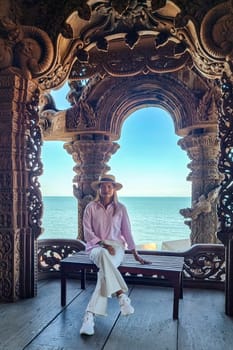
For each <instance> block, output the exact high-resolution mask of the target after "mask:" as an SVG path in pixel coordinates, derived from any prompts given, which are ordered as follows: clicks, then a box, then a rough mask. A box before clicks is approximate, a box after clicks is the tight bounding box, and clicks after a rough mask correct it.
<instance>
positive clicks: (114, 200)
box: [94, 189, 119, 216]
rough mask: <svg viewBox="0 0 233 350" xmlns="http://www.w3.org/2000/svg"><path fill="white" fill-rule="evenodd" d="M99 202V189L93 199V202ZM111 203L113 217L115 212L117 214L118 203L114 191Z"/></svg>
mask: <svg viewBox="0 0 233 350" xmlns="http://www.w3.org/2000/svg"><path fill="white" fill-rule="evenodd" d="M100 200H101V196H100V192H99V189H98V190H97V192H96V197H95V199H94V201H95V202H98V201H100ZM112 202H113V216H114V215H115V214H116V212H117V208H118V203H119V201H118V196H117V192H116V191H115V192H114V195H113V200H112Z"/></svg>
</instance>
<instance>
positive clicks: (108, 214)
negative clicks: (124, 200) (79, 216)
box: [83, 201, 135, 251]
mask: <svg viewBox="0 0 233 350" xmlns="http://www.w3.org/2000/svg"><path fill="white" fill-rule="evenodd" d="M113 211H114V206H113V203H111V204H109V205H108V206H107V208H106V209H105V208H104V206H103V205H102V204H101V203H100V202H96V201H92V202H90V203H88V205H87V206H86V208H85V210H84V215H83V229H84V239H85V241H86V243H87V244H86V250H87V251H90V250H91V249H92V248H94V247H96V246H98V244H97V243H98V242H99V241H104V240H111V241H116V242H119V243H121V244H123V245H124V246H125V247H127V248H128V249H130V250H131V249H135V243H134V239H133V236H132V232H131V226H130V221H129V217H128V213H127V210H126V208H125V206H124V205H123V204H121V203H118V207H117V210H116V213H115V215H113Z"/></svg>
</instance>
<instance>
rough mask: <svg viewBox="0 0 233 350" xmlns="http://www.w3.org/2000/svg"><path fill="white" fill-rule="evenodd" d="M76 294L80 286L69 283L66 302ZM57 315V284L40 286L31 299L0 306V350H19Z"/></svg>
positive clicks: (58, 285)
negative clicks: (35, 295)
mask: <svg viewBox="0 0 233 350" xmlns="http://www.w3.org/2000/svg"><path fill="white" fill-rule="evenodd" d="M80 292H81V289H80V282H79V281H77V280H76V281H75V280H72V281H70V283H69V288H68V293H67V302H68V303H69V302H71V300H72V299H73V298H74V296H75V295H76V294H77V293H80ZM60 312H62V307H61V306H60V281H59V280H50V281H48V282H47V283H46V284H44V283H43V286H42V288H39V289H38V296H37V297H35V298H31V299H24V300H20V301H18V302H16V303H2V304H0V349H1V350H21V349H23V348H24V347H25V346H26V345H27V344H28V343H29V342H30V341H31V340H32V339H33V338H34V337H35V336H36V335H37V334H38V333H39V332H41V331H42V330H43V329H44V328H45V327H46V326H47V325H48V324H49V323H50V322H51V321H52V320H53V319H54V318H55V317H57V315H58V314H59V313H60Z"/></svg>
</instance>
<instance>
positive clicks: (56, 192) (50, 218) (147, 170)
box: [41, 87, 191, 249]
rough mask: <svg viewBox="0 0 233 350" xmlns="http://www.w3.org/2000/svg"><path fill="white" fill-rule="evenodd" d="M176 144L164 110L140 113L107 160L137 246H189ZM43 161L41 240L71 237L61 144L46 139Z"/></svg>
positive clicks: (182, 161)
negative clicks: (183, 215)
mask: <svg viewBox="0 0 233 350" xmlns="http://www.w3.org/2000/svg"><path fill="white" fill-rule="evenodd" d="M65 91H66V87H64V88H63V89H61V90H60V91H57V92H56V93H55V94H54V98H55V101H56V106H57V108H58V109H62V108H63V109H64V108H66V107H67V106H66V104H67V101H65V96H66V93H65ZM178 140H179V137H178V136H177V135H176V134H175V132H174V124H173V120H172V118H171V117H170V115H169V113H168V112H166V111H165V110H164V109H160V108H157V107H156V108H155V107H148V108H143V109H139V110H137V111H135V112H133V113H132V114H131V115H130V116H129V117H128V118H127V119H126V120H125V122H124V124H123V128H122V133H121V137H120V140H119V141H118V143H119V144H120V149H119V150H118V152H117V153H116V154H115V155H113V156H112V158H111V159H110V162H109V166H110V167H111V171H110V172H112V173H114V175H115V176H116V177H117V178H119V179H120V181H121V182H123V185H124V188H123V189H122V191H121V193H119V196H120V197H121V200H122V201H123V202H124V203H125V204H126V205H127V208H128V210H129V214H130V217H131V223H132V227H133V232H134V235H135V239H136V243H137V244H138V245H140V246H143V247H152V248H156V249H161V248H162V245H163V242H167V241H176V242H174V245H173V246H174V249H176V248H177V247H178V243H180V244H181V245H180V248H186V246H187V245H188V244H189V234H190V229H189V228H188V226H186V225H185V224H184V220H183V217H182V216H181V215H180V213H179V210H180V209H182V208H186V207H189V206H190V194H191V183H190V182H187V181H186V177H187V172H188V170H187V163H188V161H189V160H188V157H187V154H186V152H184V151H182V150H181V149H180V147H179V146H178V145H177V142H178ZM42 161H43V163H44V175H43V176H41V188H42V194H43V199H44V214H43V225H42V226H43V228H44V233H43V235H42V236H41V238H76V237H77V227H78V226H77V200H76V199H75V198H74V196H73V193H72V179H73V177H74V175H75V174H74V172H73V170H72V169H73V166H74V162H73V160H72V157H71V156H70V155H68V154H67V153H66V151H65V150H64V149H63V142H62V141H45V142H44V146H43V148H42ZM61 214H62V215H61ZM58 218H59V220H58ZM178 241H179V242H178ZM148 244H149V245H148ZM166 244H167V243H164V245H165V247H166ZM170 248H171V246H170Z"/></svg>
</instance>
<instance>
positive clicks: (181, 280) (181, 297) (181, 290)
mask: <svg viewBox="0 0 233 350" xmlns="http://www.w3.org/2000/svg"><path fill="white" fill-rule="evenodd" d="M179 283H180V299H183V287H184V285H183V272H181V273H180V281H179Z"/></svg>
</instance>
